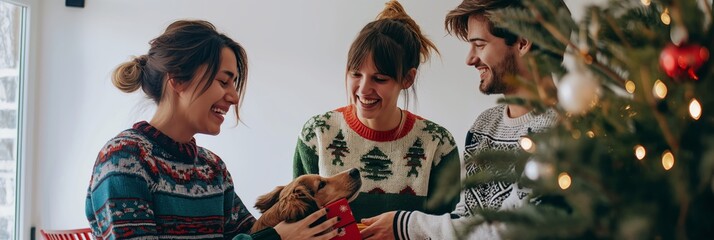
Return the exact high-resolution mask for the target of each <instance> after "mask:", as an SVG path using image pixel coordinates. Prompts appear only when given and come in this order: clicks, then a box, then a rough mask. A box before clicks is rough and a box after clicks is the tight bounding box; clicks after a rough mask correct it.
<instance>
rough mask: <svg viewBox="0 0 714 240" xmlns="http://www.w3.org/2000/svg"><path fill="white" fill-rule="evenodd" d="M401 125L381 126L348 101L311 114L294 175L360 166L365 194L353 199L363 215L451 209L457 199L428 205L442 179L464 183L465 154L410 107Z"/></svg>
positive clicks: (445, 133)
mask: <svg viewBox="0 0 714 240" xmlns="http://www.w3.org/2000/svg"><path fill="white" fill-rule="evenodd" d="M404 113H405V114H406V120H405V121H404V124H403V125H402V128H401V129H393V130H389V131H375V130H372V129H370V128H368V127H367V126H365V125H364V124H362V122H360V121H359V120H358V119H357V116H356V114H355V111H354V108H353V107H351V106H347V107H342V108H339V109H336V110H334V111H330V112H327V113H325V114H321V115H317V116H314V117H312V118H310V119H309V120H308V121H307V123H305V125H304V127H303V129H302V133H301V134H300V137H299V139H298V143H297V147H296V150H295V158H294V168H293V176H294V177H298V176H300V175H303V174H320V175H321V176H332V175H334V174H337V173H339V172H341V171H344V170H347V169H350V168H357V169H359V170H360V174H361V176H362V188H361V189H360V194H359V196H358V197H357V198H356V199H355V200H354V201H352V202H351V203H350V206H351V208H352V212H353V214H354V215H355V217H356V218H357V219H358V220H359V219H362V218H367V217H372V216H376V215H378V214H381V213H384V212H387V211H394V210H418V211H423V212H428V213H433V214H441V213H448V212H450V211H451V210H453V209H454V206H455V204H456V202H458V198H457V199H454V201H452V202H453V204H445V205H442V206H439V207H433V208H427V207H426V202H427V201H428V199H429V198H430V197H431V195H430V194H431V193H433V192H434V190H435V189H434V188H435V187H436V186H437V181H448V182H451V183H452V184H460V182H459V181H460V178H459V176H458V174H447V173H454V172H458V171H459V169H460V161H459V160H460V159H459V153H458V149H457V147H456V144H455V142H454V138H453V137H452V136H451V133H449V131H447V130H446V129H445V128H443V127H441V126H439V125H438V124H436V123H434V122H431V121H429V120H426V119H424V118H422V117H420V116H417V115H414V114H412V113H410V112H408V111H404Z"/></svg>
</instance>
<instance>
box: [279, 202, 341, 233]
mask: <svg viewBox="0 0 714 240" xmlns="http://www.w3.org/2000/svg"><path fill="white" fill-rule="evenodd" d="M326 213H327V212H326V211H325V209H320V210H318V211H316V212H314V213H312V214H310V215H309V216H307V217H306V218H305V219H303V220H300V221H297V222H294V223H287V222H285V221H283V222H280V223H278V225H276V226H275V227H274V228H275V231H276V232H278V235H280V239H283V240H291V239H317V240H321V239H325V240H327V239H331V238H333V237H335V236H337V228H334V229H331V230H330V228H332V226H334V225H335V224H336V223H337V218H336V217H334V218H330V219H328V220H327V221H325V222H323V223H320V224H318V225H317V226H314V227H310V224H312V223H314V222H316V221H317V220H318V219H320V218H321V217H323V216H325V214H326ZM327 230H330V231H328V232H326V233H324V234H322V235H318V234H320V233H322V232H324V231H327Z"/></svg>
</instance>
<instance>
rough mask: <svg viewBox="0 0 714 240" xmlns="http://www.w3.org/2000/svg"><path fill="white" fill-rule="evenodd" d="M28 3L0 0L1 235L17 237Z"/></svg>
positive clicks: (0, 236)
mask: <svg viewBox="0 0 714 240" xmlns="http://www.w3.org/2000/svg"><path fill="white" fill-rule="evenodd" d="M25 11H26V10H25V7H23V6H19V5H16V4H13V3H9V2H4V1H0V239H16V238H17V235H16V233H17V231H16V229H17V228H18V227H19V226H18V224H17V222H19V221H18V220H19V219H18V216H17V213H18V209H19V207H20V206H19V201H17V199H18V196H19V192H18V189H19V188H18V186H19V181H18V179H19V178H18V176H19V174H18V173H19V172H20V171H19V170H20V169H19V167H18V166H20V160H21V159H19V156H20V155H19V154H18V149H20V148H19V146H18V143H21V142H22V141H21V132H22V131H20V130H21V129H22V128H21V126H22V119H21V118H22V99H23V98H22V96H21V93H22V91H20V90H21V89H22V84H23V81H24V69H23V68H24V46H25V44H24V43H25V35H24V33H25V29H24V28H25V15H26V14H25Z"/></svg>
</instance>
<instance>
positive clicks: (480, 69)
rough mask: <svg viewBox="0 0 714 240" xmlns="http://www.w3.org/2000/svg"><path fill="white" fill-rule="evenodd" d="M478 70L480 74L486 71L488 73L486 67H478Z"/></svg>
mask: <svg viewBox="0 0 714 240" xmlns="http://www.w3.org/2000/svg"><path fill="white" fill-rule="evenodd" d="M478 72H479V74H484V73H486V69H485V68H479V69H478Z"/></svg>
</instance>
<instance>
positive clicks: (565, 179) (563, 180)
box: [558, 172, 572, 190]
mask: <svg viewBox="0 0 714 240" xmlns="http://www.w3.org/2000/svg"><path fill="white" fill-rule="evenodd" d="M571 183H572V179H570V175H568V173H566V172H562V173H560V175H558V186H560V189H563V190H565V189H568V188H569V187H570V184H571Z"/></svg>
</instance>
